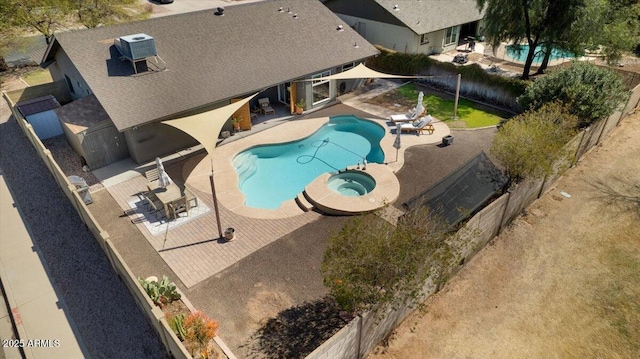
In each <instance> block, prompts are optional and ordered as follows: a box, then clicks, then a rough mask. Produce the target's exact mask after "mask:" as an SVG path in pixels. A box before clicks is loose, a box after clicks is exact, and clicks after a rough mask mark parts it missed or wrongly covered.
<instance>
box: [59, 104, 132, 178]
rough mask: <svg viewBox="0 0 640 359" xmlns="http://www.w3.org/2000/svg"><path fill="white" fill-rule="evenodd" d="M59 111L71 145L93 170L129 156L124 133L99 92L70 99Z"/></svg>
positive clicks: (65, 133)
mask: <svg viewBox="0 0 640 359" xmlns="http://www.w3.org/2000/svg"><path fill="white" fill-rule="evenodd" d="M55 112H56V114H57V115H58V118H59V119H60V122H61V123H62V129H63V131H64V135H65V137H66V138H67V141H68V142H69V144H70V145H71V148H73V150H74V151H75V152H76V153H77V154H78V155H80V156H81V157H82V158H83V160H84V162H86V164H87V165H88V166H89V168H91V169H92V170H94V169H97V168H100V167H104V166H106V165H108V164H111V163H113V162H117V161H120V160H122V159H125V158H127V157H129V150H128V149H127V144H126V142H125V139H124V135H123V134H122V133H120V132H118V130H117V129H116V127H115V126H114V124H113V122H111V120H110V119H109V115H107V112H106V111H105V110H104V108H103V107H102V105H101V104H100V102H99V101H98V99H97V98H96V97H95V95H89V96H86V97H83V98H81V99H78V100H76V101H73V102H70V103H68V104H66V105H64V106H62V107H59V108H57V109H56V110H55Z"/></svg>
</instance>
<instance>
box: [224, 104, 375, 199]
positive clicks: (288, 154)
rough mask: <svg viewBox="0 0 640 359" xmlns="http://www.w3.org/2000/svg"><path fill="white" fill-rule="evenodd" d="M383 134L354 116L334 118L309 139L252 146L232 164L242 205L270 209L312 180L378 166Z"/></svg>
mask: <svg viewBox="0 0 640 359" xmlns="http://www.w3.org/2000/svg"><path fill="white" fill-rule="evenodd" d="M384 134H385V129H384V128H383V127H382V126H380V125H378V124H376V123H374V122H372V121H367V120H363V119H360V118H358V117H355V116H335V117H331V118H330V119H329V122H328V123H327V124H325V125H323V126H322V127H320V128H319V129H318V130H317V131H316V132H314V133H313V134H312V135H311V136H309V137H307V138H304V139H301V140H298V141H294V142H287V143H281V144H276V145H263V146H256V147H252V148H250V149H248V150H245V151H243V152H241V153H239V154H238V155H237V156H236V157H235V158H234V159H233V167H234V168H235V170H236V172H237V173H238V177H239V181H240V183H239V186H240V190H241V191H242V193H243V194H244V195H245V205H246V206H249V207H256V208H266V209H276V208H278V207H280V205H281V204H282V202H284V201H286V200H289V199H293V198H295V197H296V196H297V195H298V193H301V192H302V191H303V190H304V188H305V187H306V186H307V185H308V184H309V183H311V182H312V181H313V180H314V179H315V178H316V177H318V176H319V175H320V174H322V173H325V172H337V171H338V170H340V169H344V168H346V167H347V166H354V165H357V164H358V163H360V164H361V165H362V162H363V159H365V158H366V160H367V162H369V163H374V162H375V163H383V162H384V153H383V152H382V148H381V147H380V140H381V139H382V137H384Z"/></svg>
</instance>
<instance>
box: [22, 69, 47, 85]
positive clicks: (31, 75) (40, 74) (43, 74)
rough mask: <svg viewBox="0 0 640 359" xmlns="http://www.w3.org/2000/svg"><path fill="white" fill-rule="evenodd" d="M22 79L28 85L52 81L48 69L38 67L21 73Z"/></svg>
mask: <svg viewBox="0 0 640 359" xmlns="http://www.w3.org/2000/svg"><path fill="white" fill-rule="evenodd" d="M22 79H23V80H24V81H25V82H26V83H28V84H29V86H35V85H41V84H46V83H48V82H52V81H53V79H52V78H51V73H49V70H48V69H39V70H34V71H31V72H28V73H26V74H24V75H22Z"/></svg>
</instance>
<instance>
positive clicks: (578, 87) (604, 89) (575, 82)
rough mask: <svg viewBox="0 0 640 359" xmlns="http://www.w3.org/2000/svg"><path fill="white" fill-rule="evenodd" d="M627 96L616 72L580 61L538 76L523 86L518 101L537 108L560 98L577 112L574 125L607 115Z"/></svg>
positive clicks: (528, 106)
mask: <svg viewBox="0 0 640 359" xmlns="http://www.w3.org/2000/svg"><path fill="white" fill-rule="evenodd" d="M628 96H629V91H628V90H627V89H626V87H625V86H624V83H623V82H622V79H621V77H620V75H618V74H616V73H615V72H613V71H611V70H609V69H606V68H602V67H599V66H596V65H593V64H589V63H587V62H584V61H576V62H574V63H573V64H572V66H571V67H568V68H562V69H559V70H556V71H553V72H550V73H549V74H548V75H546V76H544V77H541V78H538V79H537V80H535V81H534V82H533V83H532V84H531V85H529V86H528V87H527V89H526V90H525V92H524V94H523V95H522V96H521V97H520V98H519V99H518V102H519V103H520V105H521V106H522V107H523V108H524V109H525V110H537V109H539V108H541V107H542V106H543V105H544V104H546V103H549V102H556V101H560V102H562V103H564V104H566V105H567V106H568V109H569V112H570V113H572V114H574V115H576V116H578V118H579V123H578V125H577V126H578V127H579V128H582V127H587V126H589V125H590V124H591V123H593V122H595V121H597V120H600V119H603V118H607V117H609V116H610V115H611V114H612V113H613V112H614V111H615V110H616V109H617V108H618V106H620V105H621V104H623V103H624V102H625V101H626V100H627V98H628Z"/></svg>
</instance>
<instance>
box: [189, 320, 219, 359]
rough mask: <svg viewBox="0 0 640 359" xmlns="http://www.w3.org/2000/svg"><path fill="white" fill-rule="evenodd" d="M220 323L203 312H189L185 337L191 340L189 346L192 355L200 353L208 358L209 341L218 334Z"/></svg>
mask: <svg viewBox="0 0 640 359" xmlns="http://www.w3.org/2000/svg"><path fill="white" fill-rule="evenodd" d="M219 327H220V324H219V323H218V322H216V321H214V320H211V319H210V318H209V317H207V316H206V315H204V314H203V313H202V312H199V311H198V312H194V313H191V314H189V316H187V318H186V319H185V320H184V330H185V338H186V340H187V341H188V342H189V343H188V346H189V349H190V351H191V355H195V353H196V352H197V353H200V355H202V357H203V358H208V357H209V354H210V351H209V342H210V341H211V340H212V339H213V338H214V337H215V336H216V333H217V332H218V328H219Z"/></svg>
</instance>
